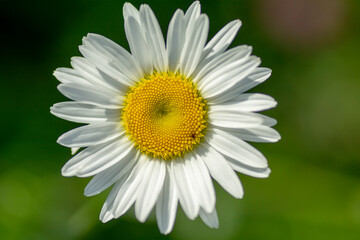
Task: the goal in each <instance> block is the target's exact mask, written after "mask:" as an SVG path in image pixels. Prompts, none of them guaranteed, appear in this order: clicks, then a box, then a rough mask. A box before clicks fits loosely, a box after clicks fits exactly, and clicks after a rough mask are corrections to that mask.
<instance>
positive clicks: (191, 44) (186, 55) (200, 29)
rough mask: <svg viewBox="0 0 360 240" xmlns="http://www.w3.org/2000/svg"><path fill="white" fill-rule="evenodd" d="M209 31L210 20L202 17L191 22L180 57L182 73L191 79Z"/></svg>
mask: <svg viewBox="0 0 360 240" xmlns="http://www.w3.org/2000/svg"><path fill="white" fill-rule="evenodd" d="M208 31H209V19H208V17H207V16H206V15H204V14H203V15H201V16H200V17H199V18H198V19H197V20H196V21H195V22H194V21H192V22H189V26H188V27H187V30H186V37H185V44H184V49H183V50H182V53H181V57H180V72H181V73H182V74H184V75H185V76H186V77H190V75H191V74H192V72H193V71H194V70H195V68H196V67H197V65H198V63H199V61H200V58H201V53H202V51H203V49H204V46H205V43H206V40H207V36H208Z"/></svg>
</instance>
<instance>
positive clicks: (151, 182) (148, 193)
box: [135, 159, 166, 222]
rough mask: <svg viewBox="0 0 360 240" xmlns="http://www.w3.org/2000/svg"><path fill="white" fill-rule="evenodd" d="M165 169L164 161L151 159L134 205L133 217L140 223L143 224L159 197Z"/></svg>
mask: <svg viewBox="0 0 360 240" xmlns="http://www.w3.org/2000/svg"><path fill="white" fill-rule="evenodd" d="M165 168H166V166H165V162H164V160H159V159H151V160H150V164H149V167H148V170H147V172H146V173H145V174H144V175H143V180H142V181H141V185H140V189H139V194H138V197H137V200H136V203H135V216H136V218H137V219H138V220H139V221H140V222H145V220H146V219H147V217H148V216H149V214H150V211H151V210H152V209H153V207H154V205H155V203H156V200H157V199H158V197H159V194H160V191H161V189H162V187H163V184H164V179H165V173H166V169H165Z"/></svg>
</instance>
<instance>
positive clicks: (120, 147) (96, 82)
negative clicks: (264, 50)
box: [51, 1, 280, 234]
mask: <svg viewBox="0 0 360 240" xmlns="http://www.w3.org/2000/svg"><path fill="white" fill-rule="evenodd" d="M124 19H125V32H126V37H127V40H128V42H129V45H130V50H131V53H129V52H128V51H127V50H125V49H124V48H122V47H121V46H119V45H117V44H116V43H114V42H113V41H111V40H109V39H107V38H105V37H103V36H100V35H97V34H88V36H87V37H85V38H84V39H83V44H82V45H81V46H80V47H79V48H80V52H81V53H82V55H83V56H84V57H73V58H72V59H71V65H72V67H73V68H58V69H57V70H56V71H55V72H54V75H55V77H56V78H57V79H58V80H59V81H60V82H61V84H60V85H59V87H58V89H59V91H60V92H61V93H62V94H64V95H65V96H66V97H68V98H70V99H71V100H73V101H69V102H62V103H57V104H55V105H54V106H53V107H51V113H52V114H54V115H56V116H58V117H60V118H63V119H66V120H69V121H73V122H79V123H85V124H87V125H85V126H81V127H79V128H76V129H73V130H71V131H69V132H67V133H65V134H63V135H62V136H60V137H59V139H58V143H60V144H61V145H64V146H66V147H70V148H72V150H73V153H74V154H75V153H76V151H77V150H78V149H79V148H84V149H83V150H82V151H81V152H80V153H78V154H77V155H75V156H74V157H73V158H71V159H70V160H69V161H68V162H67V163H66V164H65V166H64V167H63V169H62V174H63V175H64V176H77V177H90V176H94V177H93V178H92V180H91V181H90V182H89V184H88V185H87V186H86V188H85V195H86V196H93V195H96V194H98V193H100V192H102V191H103V190H105V189H107V188H108V187H110V186H112V190H111V192H110V194H109V196H108V198H107V199H106V201H105V203H104V206H103V208H102V210H101V213H100V219H101V221H103V222H107V221H109V220H111V219H113V218H118V217H120V216H121V215H123V214H124V213H125V212H127V210H128V209H129V208H130V207H131V206H132V205H133V204H134V205H135V215H136V217H137V219H138V220H139V221H141V222H144V221H145V220H146V219H147V217H148V216H149V214H150V212H151V210H152V209H153V208H154V207H155V206H156V218H157V222H158V226H159V229H160V231H161V232H162V233H165V234H167V233H169V232H171V230H172V228H173V225H174V221H175V215H176V211H177V206H178V203H180V205H181V207H182V208H183V210H184V212H185V214H186V215H187V217H189V218H190V219H194V218H196V217H197V216H200V217H201V218H202V220H203V221H204V222H205V223H206V224H207V225H209V226H210V227H213V228H216V227H218V219H217V214H216V210H215V201H216V200H215V191H214V187H213V184H212V180H211V177H212V178H213V179H215V180H216V181H217V182H218V183H219V184H220V185H221V186H222V187H223V188H224V189H225V190H226V191H227V192H229V193H230V194H231V195H232V196H234V197H236V198H241V197H242V196H243V188H242V186H241V183H240V180H239V178H238V176H237V175H236V173H235V171H237V172H240V173H243V174H246V175H249V176H253V177H267V176H268V175H269V173H270V169H269V168H268V163H267V160H266V159H265V157H264V156H263V155H262V154H261V153H260V152H259V151H258V150H256V149H255V148H254V147H252V146H251V145H249V144H248V143H247V141H253V142H276V141H278V140H279V139H280V135H279V134H278V133H277V132H276V131H275V130H274V129H273V128H271V127H272V126H273V125H275V124H276V121H275V120H274V119H272V118H269V117H266V116H264V115H261V114H259V113H256V112H258V111H262V110H266V109H269V108H272V107H275V106H276V101H275V100H274V99H273V98H271V97H270V96H267V95H264V94H257V93H244V92H246V91H247V90H248V89H250V88H252V87H254V86H256V85H258V84H260V83H261V82H263V81H265V80H266V79H267V78H268V77H269V76H270V74H271V71H270V70H269V69H267V68H260V67H258V66H259V65H260V59H259V58H257V57H254V56H251V50H252V49H251V47H249V46H238V47H234V48H231V49H227V48H228V47H229V45H230V44H231V42H232V40H233V38H234V37H235V35H236V33H237V31H238V30H239V28H240V26H241V22H240V21H239V20H235V21H232V22H230V23H229V24H227V25H226V26H225V27H224V28H222V29H221V30H220V31H219V32H218V33H217V34H216V35H215V36H214V37H213V38H212V39H211V40H210V41H209V42H208V43H206V40H207V35H208V29H209V20H208V17H207V16H206V15H205V14H202V13H201V12H200V3H199V2H197V1H196V2H194V3H193V4H192V5H191V6H190V7H189V9H188V10H187V11H186V13H185V14H184V13H183V11H182V10H180V9H179V10H177V11H176V12H175V14H174V15H173V17H172V19H171V21H170V24H169V27H168V32H167V38H166V43H165V41H164V38H163V35H162V32H161V29H160V26H159V24H158V22H157V19H156V17H155V15H154V13H153V11H152V10H151V9H150V7H149V6H148V5H141V6H140V9H139V10H137V9H136V8H135V7H134V6H132V5H131V4H130V3H125V5H124ZM234 170H235V171H234Z"/></svg>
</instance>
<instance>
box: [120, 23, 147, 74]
mask: <svg viewBox="0 0 360 240" xmlns="http://www.w3.org/2000/svg"><path fill="white" fill-rule="evenodd" d="M125 33H126V38H127V40H128V43H129V46H130V49H131V53H132V55H133V56H134V58H135V60H136V62H137V63H138V64H139V66H140V67H141V69H142V71H143V74H144V75H148V74H151V73H152V70H153V69H152V61H151V55H150V52H149V48H148V45H147V43H146V38H145V33H144V31H143V29H142V28H141V26H140V24H139V22H138V21H136V19H135V18H134V17H133V16H129V17H127V18H126V20H125Z"/></svg>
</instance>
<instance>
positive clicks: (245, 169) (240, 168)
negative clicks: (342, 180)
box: [224, 156, 271, 178]
mask: <svg viewBox="0 0 360 240" xmlns="http://www.w3.org/2000/svg"><path fill="white" fill-rule="evenodd" d="M224 157H225V159H226V160H227V161H228V163H229V164H230V166H231V167H232V168H233V169H234V170H235V171H237V172H239V173H242V174H245V175H248V176H251V177H256V178H267V177H269V174H270V173H271V170H270V168H268V167H266V168H254V167H250V166H248V165H245V164H243V163H242V162H241V161H238V160H235V159H233V158H230V157H227V156H224Z"/></svg>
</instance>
